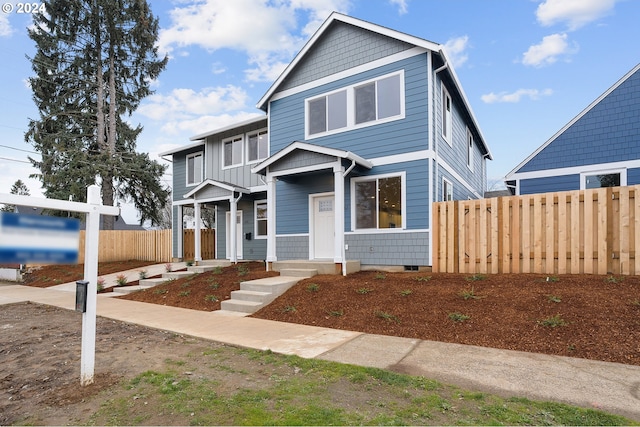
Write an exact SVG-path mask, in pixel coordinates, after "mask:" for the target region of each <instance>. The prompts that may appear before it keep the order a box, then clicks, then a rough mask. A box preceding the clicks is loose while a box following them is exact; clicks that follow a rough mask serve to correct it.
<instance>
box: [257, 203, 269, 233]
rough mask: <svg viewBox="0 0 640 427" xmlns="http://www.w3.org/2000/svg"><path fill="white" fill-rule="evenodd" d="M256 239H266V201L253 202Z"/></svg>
mask: <svg viewBox="0 0 640 427" xmlns="http://www.w3.org/2000/svg"><path fill="white" fill-rule="evenodd" d="M255 217H256V237H257V238H259V237H267V201H266V200H258V201H256V202H255Z"/></svg>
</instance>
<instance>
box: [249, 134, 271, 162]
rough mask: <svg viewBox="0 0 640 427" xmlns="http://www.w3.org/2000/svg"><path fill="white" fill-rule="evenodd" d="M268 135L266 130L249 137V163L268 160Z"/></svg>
mask: <svg viewBox="0 0 640 427" xmlns="http://www.w3.org/2000/svg"><path fill="white" fill-rule="evenodd" d="M268 139H269V138H268V133H267V131H266V130H263V131H260V132H256V133H250V134H249V135H248V136H247V163H254V162H257V161H259V160H262V159H266V158H267V157H268V155H269V145H268Z"/></svg>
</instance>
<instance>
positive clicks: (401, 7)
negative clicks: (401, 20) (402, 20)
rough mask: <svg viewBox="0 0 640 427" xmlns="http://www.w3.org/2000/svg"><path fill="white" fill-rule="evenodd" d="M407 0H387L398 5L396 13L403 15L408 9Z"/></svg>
mask: <svg viewBox="0 0 640 427" xmlns="http://www.w3.org/2000/svg"><path fill="white" fill-rule="evenodd" d="M408 2H409V0H389V3H391V4H393V5H396V6H398V14H400V15H404V14H405V13H407V12H408V11H409V4H408Z"/></svg>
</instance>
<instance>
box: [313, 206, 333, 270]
mask: <svg viewBox="0 0 640 427" xmlns="http://www.w3.org/2000/svg"><path fill="white" fill-rule="evenodd" d="M312 200H313V203H312V205H313V212H312V214H313V215H312V219H311V224H310V225H311V227H310V228H311V230H310V231H311V234H312V235H311V241H312V247H311V249H312V251H313V252H312V253H311V257H312V258H314V259H333V257H334V253H333V251H334V241H335V236H334V235H335V218H334V215H335V199H334V197H333V195H331V196H315V197H313V199H312Z"/></svg>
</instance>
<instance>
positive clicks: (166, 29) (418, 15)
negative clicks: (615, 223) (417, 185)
mask: <svg viewBox="0 0 640 427" xmlns="http://www.w3.org/2000/svg"><path fill="white" fill-rule="evenodd" d="M4 3H9V4H10V5H11V6H13V10H12V11H11V12H9V13H6V12H0V53H1V55H2V56H1V57H2V61H3V62H4V63H3V64H2V66H1V67H0V82H2V85H1V86H0V87H1V88H2V91H1V92H0V111H2V114H1V115H0V193H2V192H4V193H8V192H9V190H10V188H11V185H12V184H13V183H14V182H15V181H16V180H17V179H22V180H23V181H25V182H26V183H27V186H28V187H29V189H30V190H31V194H32V195H36V196H40V195H42V190H41V189H40V184H39V182H38V181H37V180H35V179H29V178H28V175H29V174H30V173H34V172H36V170H34V169H33V168H32V167H31V166H30V165H29V164H27V163H24V162H26V161H27V156H28V155H32V156H37V154H31V153H28V152H25V151H20V150H26V151H30V150H32V147H31V146H29V145H27V144H26V143H25V142H24V137H23V136H24V132H25V131H26V128H27V123H28V118H35V117H37V110H36V108H35V105H34V104H33V102H32V100H31V91H30V89H29V88H28V86H27V84H26V79H27V78H28V77H29V76H30V75H31V74H32V72H31V68H30V63H29V60H28V59H27V58H26V56H27V55H33V52H34V46H33V42H32V41H31V40H30V39H29V38H28V36H27V30H26V28H27V26H28V25H30V23H31V19H30V16H29V15H28V14H19V13H17V9H18V6H20V5H24V3H19V2H15V1H8V0H4ZM150 5H151V8H152V10H153V12H154V14H155V15H156V16H158V17H159V19H160V27H161V31H160V38H159V47H160V49H161V51H162V52H166V53H167V54H168V55H169V57H170V61H169V63H168V65H167V67H166V69H165V71H164V72H163V73H162V74H161V75H160V77H159V78H158V79H157V81H154V82H153V88H154V90H155V94H154V95H152V96H151V97H149V98H146V99H145V100H144V101H143V102H142V105H141V107H140V108H139V109H138V111H137V112H136V113H135V114H134V115H133V116H132V117H131V121H132V122H133V123H140V124H142V125H143V126H144V131H143V133H142V134H141V136H140V138H139V140H138V150H139V151H145V152H149V153H150V154H151V157H152V158H156V159H157V158H158V157H157V153H160V152H162V151H166V150H168V149H171V148H173V147H176V146H180V145H183V144H187V143H189V137H191V136H194V135H197V134H200V133H203V132H206V131H210V130H213V129H215V128H218V127H222V126H226V125H228V124H231V123H234V122H238V121H243V120H246V119H249V118H251V117H252V116H254V115H257V114H259V113H260V112H259V111H258V110H257V109H256V107H255V105H256V103H257V102H258V100H259V99H260V97H261V96H262V95H263V94H264V93H265V92H266V91H267V89H268V88H269V86H270V85H271V83H272V82H273V81H274V80H275V79H276V78H277V76H278V75H279V73H280V72H281V71H282V70H283V69H284V67H285V66H286V64H287V63H288V62H289V61H290V60H291V59H292V58H293V57H294V56H295V54H296V53H297V52H298V51H299V50H300V48H301V47H302V46H303V44H304V43H305V41H307V40H308V39H309V38H310V37H311V35H312V34H313V32H314V31H315V30H316V29H317V28H318V27H319V26H320V24H321V23H322V21H323V20H324V19H325V18H326V17H327V16H328V15H329V14H330V13H331V11H334V10H335V11H338V12H342V13H345V14H348V15H351V16H353V17H356V18H360V19H363V20H366V21H369V22H372V23H375V24H379V25H382V26H385V27H389V28H392V29H394V30H398V31H402V32H405V33H408V34H411V35H414V36H417V37H421V38H424V39H427V40H430V41H432V42H436V43H440V44H443V45H445V46H446V47H447V49H448V52H449V54H450V56H451V57H452V58H453V61H454V68H455V70H456V72H457V74H458V77H459V78H460V81H461V83H462V86H463V89H464V91H465V92H466V95H467V98H468V99H469V101H470V103H471V106H472V109H473V111H474V113H475V115H476V117H477V119H478V122H479V124H480V127H481V130H482V132H483V135H484V137H485V139H486V141H487V143H488V144H489V147H490V149H491V152H492V154H493V157H494V160H493V161H491V162H489V166H488V176H489V181H490V183H491V182H497V181H500V179H501V178H502V177H504V175H506V174H507V173H508V172H509V171H511V169H513V168H514V167H515V166H516V165H518V164H519V163H520V162H521V161H522V160H524V159H525V158H526V157H527V156H528V155H529V154H531V153H532V152H533V151H534V150H535V149H536V148H537V147H539V146H540V145H541V144H543V143H544V142H545V141H546V140H547V139H549V138H550V137H551V136H553V135H554V134H555V133H556V132H557V131H558V130H559V129H560V128H561V127H562V126H564V125H565V124H566V123H567V122H568V121H570V120H571V119H572V118H573V117H575V116H576V115H577V114H579V113H580V112H581V111H582V110H583V109H584V108H586V107H587V106H588V105H589V104H590V103H591V102H592V101H594V100H595V99H596V98H597V97H598V96H599V95H600V94H602V93H603V92H604V91H605V90H607V89H608V88H609V87H610V86H612V85H613V84H614V83H615V82H616V81H617V80H619V79H620V78H621V77H622V76H623V75H624V74H626V73H627V72H628V71H629V70H631V69H632V68H633V67H634V66H635V65H636V64H637V63H638V62H640V46H639V45H638V40H640V25H638V20H639V19H640V1H638V0H482V1H481V0H270V1H267V0H234V1H229V0H151V1H150ZM5 7H7V6H5ZM22 9H25V8H24V7H23V8H22ZM2 10H5V8H4V7H3V9H2ZM168 172H169V173H170V172H171V170H169V171H168ZM165 180H166V183H167V184H169V183H170V181H171V177H170V175H167V176H166V177H165ZM124 216H125V219H127V221H129V222H133V221H135V212H133V211H131V210H130V209H128V210H125V212H124Z"/></svg>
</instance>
